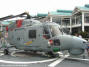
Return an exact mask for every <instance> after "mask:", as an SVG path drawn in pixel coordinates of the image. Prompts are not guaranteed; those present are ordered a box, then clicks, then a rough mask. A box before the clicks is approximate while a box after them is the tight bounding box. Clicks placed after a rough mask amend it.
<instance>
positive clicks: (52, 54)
mask: <svg viewBox="0 0 89 67" xmlns="http://www.w3.org/2000/svg"><path fill="white" fill-rule="evenodd" d="M47 54H48V57H51V58H55V57H59V54H54V53H53V52H48V53H47Z"/></svg>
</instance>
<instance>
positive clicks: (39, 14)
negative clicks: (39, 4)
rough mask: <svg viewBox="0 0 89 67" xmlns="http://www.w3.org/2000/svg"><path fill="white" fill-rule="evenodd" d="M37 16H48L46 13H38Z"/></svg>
mask: <svg viewBox="0 0 89 67" xmlns="http://www.w3.org/2000/svg"><path fill="white" fill-rule="evenodd" d="M37 16H38V17H45V16H48V14H41V13H38V14H37Z"/></svg>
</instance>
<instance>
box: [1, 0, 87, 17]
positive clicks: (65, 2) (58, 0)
mask: <svg viewBox="0 0 89 67" xmlns="http://www.w3.org/2000/svg"><path fill="white" fill-rule="evenodd" d="M85 4H89V0H0V17H3V16H7V15H10V14H19V13H22V12H25V11H28V12H29V13H30V14H31V15H35V14H37V13H47V12H50V11H56V10H57V9H66V10H73V9H74V7H76V6H84V5H85Z"/></svg>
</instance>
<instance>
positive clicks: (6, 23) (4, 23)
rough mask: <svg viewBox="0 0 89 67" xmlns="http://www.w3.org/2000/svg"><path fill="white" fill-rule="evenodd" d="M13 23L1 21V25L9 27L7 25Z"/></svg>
mask: <svg viewBox="0 0 89 67" xmlns="http://www.w3.org/2000/svg"><path fill="white" fill-rule="evenodd" d="M13 22H14V21H3V22H1V23H2V24H3V25H9V24H11V23H13Z"/></svg>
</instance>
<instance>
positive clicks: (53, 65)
mask: <svg viewBox="0 0 89 67" xmlns="http://www.w3.org/2000/svg"><path fill="white" fill-rule="evenodd" d="M68 56H69V55H65V57H61V58H59V59H58V60H56V61H54V62H53V63H51V64H49V65H48V67H55V66H56V65H57V64H59V63H60V62H62V61H63V60H64V59H65V58H67V57H68Z"/></svg>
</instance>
